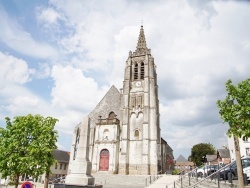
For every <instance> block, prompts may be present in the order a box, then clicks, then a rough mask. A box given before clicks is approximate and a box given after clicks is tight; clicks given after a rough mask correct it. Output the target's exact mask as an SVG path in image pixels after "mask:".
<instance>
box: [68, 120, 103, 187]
mask: <svg viewBox="0 0 250 188" xmlns="http://www.w3.org/2000/svg"><path fill="white" fill-rule="evenodd" d="M89 126H90V124H89V118H87V117H86V118H84V119H83V121H82V123H81V126H80V129H79V130H80V131H79V136H78V138H77V139H78V141H77V142H76V143H75V144H76V145H75V148H76V150H75V153H74V156H75V159H74V160H73V162H72V167H71V172H70V174H68V175H67V177H66V180H65V188H79V187H80V188H82V187H84V188H92V187H95V188H97V187H98V188H102V185H95V178H94V177H93V176H91V168H92V164H91V162H90V161H89V132H90V127H89Z"/></svg>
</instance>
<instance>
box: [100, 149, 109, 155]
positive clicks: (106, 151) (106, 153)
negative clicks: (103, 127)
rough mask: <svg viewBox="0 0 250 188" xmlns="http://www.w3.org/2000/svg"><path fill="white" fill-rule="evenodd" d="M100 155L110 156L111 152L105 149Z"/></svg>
mask: <svg viewBox="0 0 250 188" xmlns="http://www.w3.org/2000/svg"><path fill="white" fill-rule="evenodd" d="M100 155H109V150H107V149H103V150H102V151H101V153H100Z"/></svg>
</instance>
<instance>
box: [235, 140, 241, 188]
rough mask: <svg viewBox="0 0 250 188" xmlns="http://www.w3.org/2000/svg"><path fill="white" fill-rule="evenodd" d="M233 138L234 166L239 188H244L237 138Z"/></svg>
mask: <svg viewBox="0 0 250 188" xmlns="http://www.w3.org/2000/svg"><path fill="white" fill-rule="evenodd" d="M233 137H234V148H235V157H236V164H237V173H238V182H239V188H244V180H243V171H242V162H241V155H240V146H239V138H238V137H236V136H233Z"/></svg>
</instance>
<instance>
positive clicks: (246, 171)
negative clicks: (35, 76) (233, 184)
mask: <svg viewBox="0 0 250 188" xmlns="http://www.w3.org/2000/svg"><path fill="white" fill-rule="evenodd" d="M243 173H244V174H246V175H247V180H250V166H249V167H246V168H243Z"/></svg>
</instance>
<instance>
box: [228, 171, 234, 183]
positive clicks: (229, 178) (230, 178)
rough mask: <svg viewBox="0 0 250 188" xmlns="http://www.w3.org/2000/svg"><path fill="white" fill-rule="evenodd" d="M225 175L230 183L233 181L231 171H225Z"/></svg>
mask: <svg viewBox="0 0 250 188" xmlns="http://www.w3.org/2000/svg"><path fill="white" fill-rule="evenodd" d="M227 177H228V182H229V183H232V182H233V181H232V173H231V172H228V173H227Z"/></svg>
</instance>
